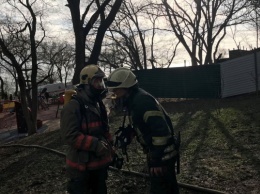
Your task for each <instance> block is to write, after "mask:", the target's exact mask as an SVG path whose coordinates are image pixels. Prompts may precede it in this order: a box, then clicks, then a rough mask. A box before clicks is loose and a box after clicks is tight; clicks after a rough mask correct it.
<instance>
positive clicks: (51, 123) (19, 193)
mask: <svg viewBox="0 0 260 194" xmlns="http://www.w3.org/2000/svg"><path fill="white" fill-rule="evenodd" d="M230 102H231V101H230ZM230 102H229V101H228V100H227V101H225V102H224V103H223V104H222V102H220V101H214V102H212V101H207V102H206V101H191V102H176V103H171V102H165V103H163V105H164V107H165V108H166V109H167V111H168V112H170V114H171V116H172V118H173V120H174V121H175V123H177V125H175V127H176V128H178V125H182V127H183V129H184V131H183V143H182V150H181V151H182V155H181V174H180V175H177V178H178V182H179V183H180V184H182V183H183V185H182V186H181V187H180V188H181V191H180V193H181V194H199V193H201V194H203V193H230V194H245V193H247V194H259V193H260V186H259V180H260V165H259V164H260V163H259V161H260V158H259V157H260V154H259V137H260V131H259V120H260V119H259V118H260V113H259V109H258V106H259V104H260V100H259V99H257V101H254V102H253V101H252V100H251V99H246V100H243V99H242V100H241V102H240V101H239V100H235V101H234V103H233V101H232V104H230ZM239 103H240V104H241V107H237V104H239ZM209 107H210V108H212V107H213V108H216V107H217V110H216V111H215V110H213V112H210V111H209V110H208V109H209ZM55 108H57V107H53V108H52V109H50V110H49V111H46V112H44V111H43V112H42V113H40V114H39V115H41V114H42V117H41V118H42V120H43V123H44V126H47V127H46V130H44V131H43V132H42V133H36V134H34V135H32V136H29V137H26V138H17V139H14V141H12V142H10V143H9V144H0V161H1V163H0V183H1V184H0V194H7V193H8V194H43V193H44V194H65V193H66V192H65V191H66V181H67V179H66V173H65V168H64V164H65V158H64V155H63V154H64V153H65V152H66V148H67V146H66V145H65V143H64V142H63V140H62V138H61V134H60V130H59V118H56V117H55V114H56V110H57V109H55ZM184 108H187V109H184ZM226 109H227V110H228V111H231V110H233V109H235V110H236V111H238V110H239V111H241V112H245V115H244V116H248V118H249V117H250V119H251V120H247V118H246V117H245V118H244V117H241V118H231V119H230V118H226V117H227V115H224V116H223V115H222V112H224V111H225V110H226ZM247 110H248V111H250V112H246V111H247ZM202 113H203V118H202V121H203V120H205V119H207V123H206V124H207V125H210V126H208V127H209V128H211V130H212V131H211V130H209V129H208V128H207V127H205V126H206V125H205V124H204V123H202V121H200V123H201V125H202V127H201V126H198V127H197V128H198V129H199V130H197V131H192V130H193V128H195V127H194V126H192V124H193V122H194V123H195V124H196V123H197V121H198V120H200V119H201V118H200V117H201V114H202ZM204 113H205V115H204ZM213 113H215V114H216V115H212V117H209V115H210V114H213ZM232 114H233V112H232ZM232 114H230V115H232ZM39 118H40V117H39ZM45 118H46V119H45ZM212 118H213V119H215V120H212ZM182 119H183V120H182ZM217 119H218V120H217ZM225 119H227V120H228V121H229V120H232V123H225V124H223V125H222V123H221V122H222V120H225ZM243 119H244V121H243ZM110 120H111V128H117V127H118V126H119V125H120V124H121V121H122V116H115V117H113V118H111V119H110ZM213 121H214V122H215V123H214V125H213V126H211V123H212V122H213ZM242 121H243V122H242ZM184 123H187V124H184ZM223 123H224V121H223ZM234 123H235V124H234ZM239 123H241V125H239ZM216 124H217V125H216ZM242 124H244V125H243V126H242ZM252 124H255V125H252ZM224 125H225V128H224ZM251 125H252V127H251ZM247 126H248V127H249V130H246V127H247ZM253 126H255V127H254V128H253ZM225 129H227V131H225ZM233 129H239V130H238V131H235V130H234V131H232V130H233ZM240 129H241V130H240ZM242 129H243V130H242ZM0 132H1V131H0ZM218 132H221V134H222V135H224V137H225V138H228V141H226V140H225V142H224V143H223V142H222V139H221V138H219V139H217V138H216V137H217V136H214V135H216V134H218ZM207 135H208V136H207ZM209 135H212V137H210V136H209ZM212 143H214V146H215V147H214V150H213V149H212V148H211V144H212ZM215 143H216V144H215ZM10 144H13V145H14V144H18V145H17V146H16V147H4V148H3V147H1V146H8V145H10ZM20 145H37V146H44V147H46V148H49V149H54V150H56V151H59V152H61V154H59V153H57V152H52V151H46V150H45V149H41V148H39V147H30V148H29V147H22V146H20ZM253 153H254V154H253ZM128 155H129V156H130V160H129V162H127V161H125V165H124V169H125V170H126V171H132V172H139V173H141V174H139V175H138V174H133V173H125V172H123V171H121V172H120V171H119V172H118V171H113V170H109V171H108V180H107V186H108V194H144V193H147V192H148V190H149V181H148V179H147V178H145V177H143V176H142V175H143V174H146V173H147V169H146V159H145V155H144V154H143V153H142V149H141V147H140V146H139V144H138V143H137V141H136V140H134V141H133V142H132V144H131V145H130V146H129V148H128ZM185 184H188V185H185ZM189 185H193V186H199V188H197V189H196V190H193V189H190V188H188V186H189ZM203 188H205V189H207V190H206V191H205V190H204V191H203Z"/></svg>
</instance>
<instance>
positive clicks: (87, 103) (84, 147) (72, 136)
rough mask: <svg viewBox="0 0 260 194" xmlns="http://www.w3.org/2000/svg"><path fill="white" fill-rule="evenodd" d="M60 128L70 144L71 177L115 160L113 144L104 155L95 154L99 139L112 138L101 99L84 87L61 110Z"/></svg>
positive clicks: (68, 163)
mask: <svg viewBox="0 0 260 194" xmlns="http://www.w3.org/2000/svg"><path fill="white" fill-rule="evenodd" d="M82 103H83V104H82ZM82 106H83V107H82ZM60 127H61V133H62V136H63V137H64V139H65V141H66V143H67V144H68V151H67V155H66V167H67V171H68V173H69V175H70V177H71V178H75V177H78V176H79V174H82V173H83V172H84V171H85V170H94V169H100V168H103V167H106V166H108V165H109V163H110V162H111V161H112V153H113V152H112V147H111V150H110V152H108V154H107V155H105V156H104V157H102V158H98V157H96V155H95V150H96V147H97V142H98V141H99V140H102V141H106V142H107V143H110V142H111V141H112V138H111V135H110V133H109V128H108V124H107V115H106V110H105V106H104V104H103V103H102V101H101V100H97V99H94V98H90V96H89V95H88V94H87V93H86V92H85V91H84V90H81V89H78V90H77V95H76V96H75V97H74V98H72V100H70V101H69V102H68V103H67V104H66V105H65V106H64V108H63V110H62V112H61V123H60Z"/></svg>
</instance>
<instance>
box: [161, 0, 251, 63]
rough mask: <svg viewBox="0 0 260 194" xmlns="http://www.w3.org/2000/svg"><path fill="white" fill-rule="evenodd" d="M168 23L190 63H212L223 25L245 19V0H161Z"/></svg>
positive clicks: (247, 4)
mask: <svg viewBox="0 0 260 194" xmlns="http://www.w3.org/2000/svg"><path fill="white" fill-rule="evenodd" d="M162 2H163V7H164V9H165V11H166V15H167V18H168V21H169V23H170V26H171V28H172V30H173V32H174V34H175V36H177V37H178V39H179V40H180V42H181V44H182V45H183V47H184V48H185V49H186V51H187V53H188V54H189V56H190V58H191V61H192V66H196V65H198V64H199V65H203V64H212V63H213V62H214V60H213V59H216V58H217V56H216V55H217V51H218V47H219V44H220V42H221V41H222V40H223V39H224V37H225V36H226V29H227V27H229V26H232V25H238V24H242V23H244V22H245V20H244V19H245V18H244V16H245V15H247V14H248V12H247V9H246V8H247V7H248V6H249V1H248V0H187V1H180V0H173V2H171V3H168V1H167V0H163V1H162Z"/></svg>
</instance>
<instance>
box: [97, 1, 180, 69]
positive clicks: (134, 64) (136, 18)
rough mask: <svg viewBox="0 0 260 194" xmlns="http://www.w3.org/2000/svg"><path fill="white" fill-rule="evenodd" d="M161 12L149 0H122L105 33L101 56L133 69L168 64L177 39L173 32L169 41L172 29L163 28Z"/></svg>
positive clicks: (173, 53) (176, 44)
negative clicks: (108, 30) (108, 29)
mask: <svg viewBox="0 0 260 194" xmlns="http://www.w3.org/2000/svg"><path fill="white" fill-rule="evenodd" d="M161 15H162V13H161V10H159V9H156V7H154V6H153V4H152V2H150V1H140V2H136V1H133V0H129V1H125V2H123V5H122V7H121V8H120V12H119V13H118V14H117V16H116V19H115V21H114V22H113V24H112V25H111V27H110V32H111V33H110V34H109V33H108V34H107V36H106V44H105V45H104V49H103V52H102V54H101V56H102V59H103V60H106V59H108V58H109V59H110V60H111V59H114V62H111V61H110V62H108V63H109V64H110V63H113V64H115V65H116V66H123V65H124V66H129V67H130V68H132V69H134V70H138V69H148V68H156V67H165V66H167V67H169V66H170V65H171V64H172V61H173V58H174V57H175V54H176V48H177V46H178V41H176V39H175V38H174V37H172V36H171V38H170V39H167V41H166V37H169V36H168V35H170V33H171V32H170V31H169V30H167V29H165V28H164V24H163V22H162V20H161V19H164V18H161ZM109 56H110V57H109Z"/></svg>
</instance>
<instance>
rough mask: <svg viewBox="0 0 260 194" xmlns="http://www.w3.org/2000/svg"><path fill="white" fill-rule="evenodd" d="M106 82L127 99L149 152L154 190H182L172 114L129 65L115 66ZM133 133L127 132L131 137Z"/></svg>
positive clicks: (160, 193)
mask: <svg viewBox="0 0 260 194" xmlns="http://www.w3.org/2000/svg"><path fill="white" fill-rule="evenodd" d="M106 85H107V88H108V89H109V90H110V91H111V92H113V93H114V94H115V95H116V97H117V98H121V99H123V101H124V105H125V106H126V108H127V111H128V114H129V115H130V116H131V117H130V118H131V119H130V120H131V122H132V123H131V124H132V125H133V132H131V133H134V134H135V136H136V137H137V140H138V141H139V142H140V144H141V145H142V147H143V148H144V150H145V153H146V154H147V163H148V167H149V173H150V180H151V188H150V193H151V194H173V193H174V194H178V193H179V189H178V184H177V180H176V173H175V163H176V156H177V154H178V151H177V150H178V149H177V144H176V139H175V138H174V132H173V126H172V123H171V120H170V118H169V116H168V114H167V113H166V111H165V110H164V108H163V107H162V106H161V105H160V103H159V102H158V101H157V100H156V99H155V98H154V97H153V96H152V95H151V94H149V93H148V92H146V91H144V90H143V89H141V88H139V86H138V81H137V78H136V76H135V74H134V73H133V72H132V71H131V70H129V69H127V68H118V69H116V70H114V71H113V72H112V73H111V74H110V75H109V77H108V79H107V84H106ZM129 130H130V129H129ZM132 136H133V135H127V138H129V137H130V138H131V137H132ZM127 142H131V140H129V139H128V140H127Z"/></svg>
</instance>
